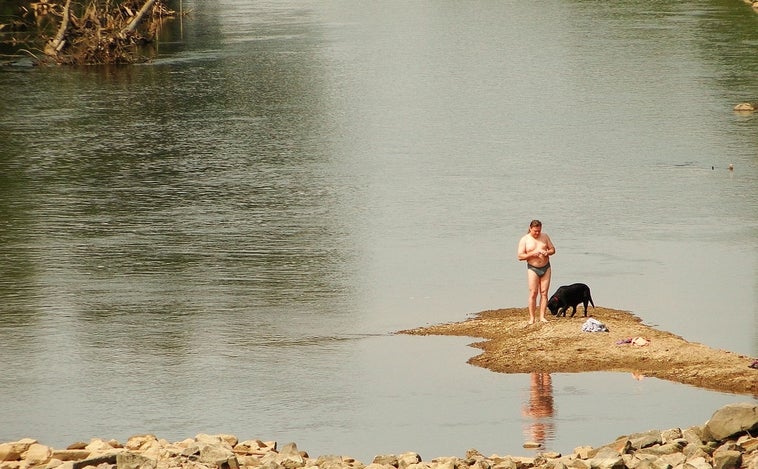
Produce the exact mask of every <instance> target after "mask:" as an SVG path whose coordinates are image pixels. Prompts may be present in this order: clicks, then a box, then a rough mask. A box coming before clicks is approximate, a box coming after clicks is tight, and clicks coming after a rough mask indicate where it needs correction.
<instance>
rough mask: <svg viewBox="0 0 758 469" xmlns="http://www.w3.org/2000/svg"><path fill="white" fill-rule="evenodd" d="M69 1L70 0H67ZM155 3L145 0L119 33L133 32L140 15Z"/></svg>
mask: <svg viewBox="0 0 758 469" xmlns="http://www.w3.org/2000/svg"><path fill="white" fill-rule="evenodd" d="M68 1H71V0H68ZM154 4H155V0H147V1H146V2H145V4H144V5H142V8H140V10H139V12H137V14H136V15H135V16H134V18H133V19H132V21H131V22H129V25H128V26H127V27H126V28H124V29H123V30H122V31H121V33H122V34H126V33H131V32H134V30H135V29H137V26H139V24H140V22H141V21H142V17H144V16H145V13H147V12H148V10H150V9H151V8H153V5H154Z"/></svg>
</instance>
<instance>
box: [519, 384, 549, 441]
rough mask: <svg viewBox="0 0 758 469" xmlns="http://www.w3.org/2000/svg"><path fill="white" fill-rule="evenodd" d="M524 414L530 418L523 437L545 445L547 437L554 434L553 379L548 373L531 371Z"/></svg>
mask: <svg viewBox="0 0 758 469" xmlns="http://www.w3.org/2000/svg"><path fill="white" fill-rule="evenodd" d="M523 413H524V416H526V417H529V418H530V419H531V421H532V422H531V423H530V424H529V426H528V428H527V429H525V432H524V433H525V435H524V436H525V437H526V438H527V439H529V438H531V440H532V442H533V443H537V444H538V445H539V446H545V441H546V440H547V438H548V437H551V436H553V434H554V424H553V415H554V414H555V409H554V408H553V380H552V378H551V377H550V373H532V375H531V383H530V385H529V401H528V402H526V403H524V406H523Z"/></svg>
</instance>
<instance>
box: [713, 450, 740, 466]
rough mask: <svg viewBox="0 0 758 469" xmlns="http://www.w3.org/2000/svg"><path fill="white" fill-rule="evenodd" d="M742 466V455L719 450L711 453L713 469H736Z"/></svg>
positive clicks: (737, 452) (731, 451)
mask: <svg viewBox="0 0 758 469" xmlns="http://www.w3.org/2000/svg"><path fill="white" fill-rule="evenodd" d="M740 466H742V453H741V452H739V451H735V450H720V451H715V452H714V453H713V469H737V468H739V467H740Z"/></svg>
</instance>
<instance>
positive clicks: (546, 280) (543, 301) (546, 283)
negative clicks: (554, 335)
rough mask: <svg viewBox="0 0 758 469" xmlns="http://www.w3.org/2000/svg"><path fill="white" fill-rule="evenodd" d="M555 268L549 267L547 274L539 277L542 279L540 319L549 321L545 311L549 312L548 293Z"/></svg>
mask: <svg viewBox="0 0 758 469" xmlns="http://www.w3.org/2000/svg"><path fill="white" fill-rule="evenodd" d="M552 271H553V269H552V268H550V269H547V272H545V275H543V276H542V277H540V278H539V280H540V321H542V322H547V318H545V312H547V294H548V293H549V292H548V290H550V275H551V274H552V273H553V272H552Z"/></svg>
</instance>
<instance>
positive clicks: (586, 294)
mask: <svg viewBox="0 0 758 469" xmlns="http://www.w3.org/2000/svg"><path fill="white" fill-rule="evenodd" d="M588 302H589V303H591V304H592V307H593V308H594V307H595V303H594V302H593V301H592V296H591V295H590V287H588V286H587V285H585V284H583V283H575V284H573V285H564V286H562V287H558V289H557V290H556V291H555V293H553V296H551V297H550V300H549V301H548V302H547V308H548V309H549V310H550V313H551V314H552V315H553V316H564V317H565V316H566V311H567V310H568V309H569V307H571V308H573V310H572V311H571V317H572V318H573V317H574V314H576V307H577V306H578V305H579V303H583V304H584V317H587V303H588ZM561 313H563V314H561Z"/></svg>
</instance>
